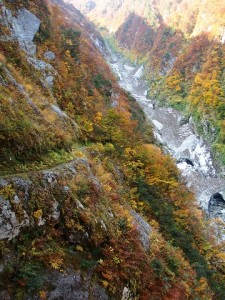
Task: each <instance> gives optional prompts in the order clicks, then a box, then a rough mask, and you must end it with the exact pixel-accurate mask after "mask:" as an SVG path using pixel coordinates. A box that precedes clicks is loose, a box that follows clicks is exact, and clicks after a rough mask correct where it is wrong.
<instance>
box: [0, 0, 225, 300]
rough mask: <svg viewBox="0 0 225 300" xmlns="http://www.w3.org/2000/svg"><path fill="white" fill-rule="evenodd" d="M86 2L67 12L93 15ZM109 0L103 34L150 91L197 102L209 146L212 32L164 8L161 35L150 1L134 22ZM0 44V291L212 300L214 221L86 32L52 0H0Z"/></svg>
mask: <svg viewBox="0 0 225 300" xmlns="http://www.w3.org/2000/svg"><path fill="white" fill-rule="evenodd" d="M95 2H97V1H95ZM95 2H93V1H89V2H88V5H85V7H84V10H83V9H82V7H78V8H80V9H81V10H82V11H83V12H84V13H88V14H89V13H93V14H94V13H95V10H94V7H95ZM164 2H166V3H167V2H168V1H164ZM179 2H180V1H179ZM99 3H102V5H103V4H104V2H101V1H99ZM105 3H106V4H107V5H109V3H108V2H105ZM112 3H113V4H114V5H115V6H116V5H117V4H118V6H117V8H115V9H116V10H117V12H118V15H117V14H114V16H115V17H116V18H118V19H115V20H112V26H115V24H118V25H119V27H118V28H115V27H112V30H114V29H115V30H116V35H115V37H116V39H117V42H118V43H120V44H121V45H122V46H123V47H125V49H124V50H123V52H124V54H125V55H127V57H129V59H131V60H132V59H134V58H135V59H138V60H142V61H143V60H144V61H145V62H146V69H145V72H146V73H145V76H146V79H147V80H148V82H149V84H151V86H152V89H151V91H150V96H151V94H154V95H155V94H156V93H157V94H158V96H157V101H164V102H165V101H168V102H169V103H170V104H171V105H175V106H176V107H179V108H182V109H186V110H187V113H190V112H192V109H193V107H196V104H197V103H198V104H199V105H198V108H199V110H196V109H195V110H194V109H193V114H194V116H195V117H196V120H198V119H197V118H198V117H199V118H200V120H204V117H205V118H206V119H207V121H209V123H210V128H211V127H212V126H215V128H216V140H213V142H214V144H215V148H216V150H218V151H219V152H218V153H223V149H224V148H223V146H224V145H223V135H224V132H223V124H224V120H223V74H222V73H223V72H222V70H223V69H222V66H223V60H224V52H223V51H222V50H223V47H224V46H223V44H222V43H221V41H220V40H219V34H218V32H219V31H218V32H217V31H216V29H215V35H213V37H214V38H211V36H210V34H205V33H204V34H203V33H201V32H200V31H201V30H200V28H201V26H200V25H199V27H197V25H196V29H195V34H194V33H193V32H194V30H192V34H191V33H190V29H189V27H188V24H189V20H190V17H189V16H187V20H186V21H185V20H184V19H182V20H181V19H179V10H178V6H176V7H177V12H176V13H177V23H176V26H175V25H174V26H175V27H174V29H172V24H171V25H166V20H164V21H163V18H162V17H160V16H163V11H161V10H160V7H161V8H162V7H164V6H163V4H162V5H161V6H159V7H158V8H157V11H156V12H155V11H154V10H153V11H152V10H147V9H146V7H147V6H146V7H144V8H145V9H144V10H143V14H142V15H143V16H144V15H145V14H146V13H148V14H149V13H150V12H151V13H152V15H151V18H150V17H149V15H145V18H140V16H138V14H131V15H128V16H127V15H126V14H125V13H124V14H120V12H121V11H122V12H126V11H127V9H126V8H127V6H126V5H128V4H129V1H128V2H127V1H118V3H117V1H114V2H112ZM127 3H128V4H127ZM143 3H145V2H144V1H143ZM160 3H161V1H159V4H160ZM171 3H173V1H170V2H168V5H169V7H172V6H171V5H172V4H171ZM194 4H195V2H194V1H193V8H192V9H191V10H190V14H192V13H194V12H195V11H196V8H195V7H194ZM104 5H105V4H104ZM120 5H122V6H120ZM129 5H130V4H129ZM133 5H134V6H135V7H140V9H141V11H140V12H142V9H143V7H142V5H140V6H139V5H138V3H136V2H135V1H133ZM180 5H185V3H184V1H181V2H180ZM202 5H203V7H204V3H202ZM218 5H219V4H218ZM92 8H93V9H92ZM109 8H110V7H108V9H109ZM147 8H148V7H147ZM164 8H165V11H164V13H165V14H166V13H167V14H168V15H170V16H171V19H174V16H172V15H171V14H170V11H168V9H167V7H164ZM171 9H172V8H171ZM199 9H200V8H198V10H199ZM192 10H193V11H192ZM101 12H103V10H102V8H101ZM137 12H138V11H137ZM97 13H98V11H97ZM138 13H139V12H138ZM160 14H161V15H160ZM104 15H105V16H106V18H105V19H104V18H103V17H102V18H100V19H99V20H101V21H102V23H101V22H100V23H99V25H100V26H102V28H101V30H103V31H104V32H105V30H106V28H103V27H106V25H107V24H106V19H107V18H108V17H109V15H108V12H107V11H106V12H105V13H104ZM99 17H100V16H99ZM124 17H125V19H124ZM196 18H197V17H196ZM150 19H151V22H152V23H151V22H150V21H148V20H150ZM207 19H208V21H209V22H210V19H209V18H207ZM216 19H218V22H219V18H217V17H216ZM118 20H120V21H121V22H118ZM196 20H197V19H196ZM168 22H169V20H168ZM171 22H172V21H171ZM199 22H200V21H199ZM212 22H213V20H212ZM137 23H138V24H139V25H140V26H139V27H138V28H139V30H140V32H141V34H140V39H139V40H136V41H135V40H132V39H131V36H133V37H134V35H133V30H134V28H135V29H137V26H136V24H137ZM132 24H133V26H131V25H132ZM168 24H169V23H168ZM196 24H197V21H196ZM200 24H201V25H202V23H201V22H200ZM220 25H221V24H220ZM218 26H219V25H218ZM221 26H222V25H221ZM197 28H198V29H199V35H198V29H197ZM108 29H110V28H108ZM218 30H219V29H218ZM192 35H193V37H192ZM216 37H218V39H217V38H216ZM143 38H144V39H145V40H143ZM110 39H111V42H112V43H114V44H116V42H115V39H114V40H113V38H111V37H110ZM162 42H163V44H162ZM165 45H166V46H165ZM117 46H118V45H117ZM115 47H116V46H115ZM0 49H1V52H0V116H1V117H0V299H5V300H8V299H9V300H14V299H16V300H22V299H27V300H28V299H30V300H31V299H32V300H33V299H38V300H39V299H40V300H45V299H49V300H54V299H55V300H56V299H65V300H66V299H96V300H97V299H115V300H117V299H123V300H125V299H127V300H128V299H140V300H150V299H153V300H157V299H163V300H169V299H177V300H178V299H180V300H184V299H221V300H222V299H225V277H224V274H225V266H224V262H225V254H224V243H223V242H222V241H221V240H219V239H218V238H217V236H216V231H215V228H214V224H215V223H214V222H215V221H212V220H209V219H208V218H207V217H206V215H205V213H204V212H203V211H202V210H201V209H200V208H199V207H198V205H197V203H196V200H195V197H194V195H193V194H192V193H191V192H190V191H189V190H188V188H187V187H186V186H185V183H184V182H183V180H182V177H181V174H180V172H179V171H178V169H177V168H176V165H175V162H174V160H173V159H172V158H171V157H170V156H169V155H167V154H165V153H164V151H163V150H162V149H161V148H160V147H159V146H158V145H157V143H156V141H155V138H154V136H153V134H152V128H151V124H150V123H149V121H148V120H147V119H146V117H145V115H144V113H143V111H142V109H141V108H140V106H139V105H138V103H137V102H136V101H135V99H134V98H133V97H132V96H131V95H130V94H129V93H127V92H126V91H124V90H123V89H121V88H120V86H119V85H118V83H117V78H116V76H115V75H114V74H113V72H112V71H111V69H110V67H109V65H108V64H107V62H106V61H105V57H106V56H107V55H109V53H108V51H107V49H106V47H105V43H104V40H103V39H102V37H101V35H100V34H99V33H98V31H97V29H96V27H95V26H94V25H93V24H92V23H91V22H90V21H88V19H87V18H86V17H85V16H83V15H82V14H81V12H80V11H78V10H77V9H76V8H74V7H73V6H72V5H71V4H65V3H64V2H63V1H61V0H34V1H27V0H20V1H6V0H3V1H2V0H0ZM181 49H184V50H185V51H183V52H182V54H181V56H182V57H183V58H181V56H179V57H178V58H177V59H176V61H174V65H173V67H172V68H171V70H169V69H168V63H169V62H168V61H171V60H172V58H173V57H175V56H177V53H178V52H180V50H181ZM203 53H204V55H203ZM150 56H151V60H148V57H150ZM179 60H180V62H179ZM181 62H182V63H181ZM162 70H164V72H165V73H162ZM150 71H151V72H150ZM160 87H163V88H162V89H160ZM200 91H201V92H202V93H203V94H204V95H205V97H200V96H199V97H198V95H199V93H200ZM210 93H211V94H210ZM210 95H211V96H210ZM209 99H210V100H209ZM183 103H184V104H183ZM218 116H220V117H218ZM199 126H200V121H199ZM200 128H201V126H200ZM210 130H211V129H210ZM217 222H218V223H220V220H217ZM221 226H222V228H223V224H222V225H221Z"/></svg>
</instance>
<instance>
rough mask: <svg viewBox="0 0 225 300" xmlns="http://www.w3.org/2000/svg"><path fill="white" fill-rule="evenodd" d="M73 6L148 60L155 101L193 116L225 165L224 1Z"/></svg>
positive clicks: (126, 2) (106, 3) (147, 70)
mask: <svg viewBox="0 0 225 300" xmlns="http://www.w3.org/2000/svg"><path fill="white" fill-rule="evenodd" d="M72 2H73V3H75V4H76V5H77V7H79V6H80V8H81V10H82V11H83V12H85V13H86V14H87V15H88V17H89V18H90V19H91V20H93V21H94V22H95V23H96V24H97V25H99V26H102V27H105V28H107V30H109V31H111V32H113V33H115V37H116V39H117V41H118V42H119V45H120V46H122V47H124V48H125V49H129V50H131V51H132V52H133V54H132V56H131V55H130V54H129V57H131V58H132V59H133V60H134V59H137V58H139V59H140V58H142V61H144V62H145V66H146V78H147V80H148V81H149V87H150V90H149V96H150V98H152V99H156V100H158V101H160V102H161V103H163V104H168V103H169V104H170V105H174V106H175V107H176V108H179V109H182V110H184V111H185V112H186V113H187V115H192V117H193V119H194V121H195V124H196V126H197V127H198V130H199V132H200V133H201V135H203V136H205V137H206V138H207V139H208V141H209V142H210V143H213V150H214V154H215V156H216V157H217V159H218V160H219V161H220V162H222V163H223V164H224V163H225V146H224V132H225V130H224V92H225V90H224V86H225V85H224V61H225V56H224V55H225V54H224V53H225V51H224V50H225V46H224V41H225V32H224V28H225V27H224V13H225V4H224V1H216V2H213V3H212V2H211V1H208V0H199V1H185V0H182V1H175V0H173V1H171V0H168V1H142V2H141V3H140V4H139V3H138V1H133V0H125V1H113V2H111V3H110V1H109V2H103V1H97V0H96V1H91V2H92V3H94V4H92V5H91V6H90V5H89V6H90V8H92V9H89V10H87V8H86V7H89V6H88V3H89V2H88V1H86V2H84V4H83V5H82V6H81V5H79V4H78V3H79V1H76V0H73V1H72ZM109 19H110V20H111V21H110V22H108V20H109ZM126 54H127V55H128V53H127V52H126ZM196 107H197V109H196Z"/></svg>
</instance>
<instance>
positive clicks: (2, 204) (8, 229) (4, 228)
mask: <svg viewBox="0 0 225 300" xmlns="http://www.w3.org/2000/svg"><path fill="white" fill-rule="evenodd" d="M23 213H24V217H23V218H22V221H19V220H18V219H17V217H16V214H15V212H14V211H13V209H12V206H11V204H10V202H9V201H8V200H6V199H5V198H3V197H2V196H0V240H3V239H9V240H11V239H12V238H14V237H16V236H17V235H18V234H19V232H20V229H21V228H22V227H26V226H28V225H29V218H28V216H27V214H26V212H25V211H23Z"/></svg>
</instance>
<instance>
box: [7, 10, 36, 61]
mask: <svg viewBox="0 0 225 300" xmlns="http://www.w3.org/2000/svg"><path fill="white" fill-rule="evenodd" d="M2 22H3V24H4V25H5V26H6V27H8V28H9V29H10V31H11V39H15V40H17V41H18V42H19V45H20V48H21V49H23V50H24V51H26V52H27V53H28V54H30V55H34V54H35V53H36V46H35V44H34V43H33V39H34V36H35V34H36V33H37V31H38V29H39V27H40V24H41V21H40V20H39V19H38V18H37V17H36V16H35V15H34V14H32V13H31V12H29V11H28V10H27V9H26V8H22V9H19V10H18V12H17V15H16V16H13V15H12V12H11V11H10V10H9V9H7V8H5V7H4V6H3V7H2Z"/></svg>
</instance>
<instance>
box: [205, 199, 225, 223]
mask: <svg viewBox="0 0 225 300" xmlns="http://www.w3.org/2000/svg"><path fill="white" fill-rule="evenodd" d="M208 211H209V215H210V217H214V218H217V217H222V216H223V215H224V213H225V200H224V197H223V195H222V193H215V194H213V195H212V196H211V197H210V200H209V204H208Z"/></svg>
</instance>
